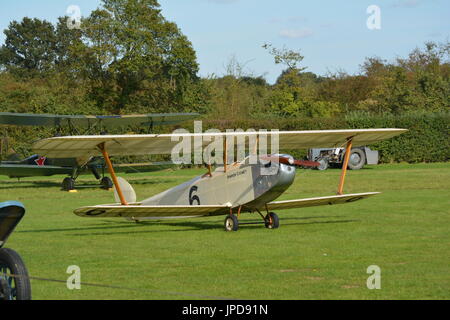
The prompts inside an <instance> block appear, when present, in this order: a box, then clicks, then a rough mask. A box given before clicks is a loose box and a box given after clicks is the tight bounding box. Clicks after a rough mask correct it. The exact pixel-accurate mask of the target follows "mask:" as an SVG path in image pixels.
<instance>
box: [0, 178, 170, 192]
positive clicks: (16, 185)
mask: <svg viewBox="0 0 450 320" xmlns="http://www.w3.org/2000/svg"><path fill="white" fill-rule="evenodd" d="M174 181H175V179H170V178H166V179H147V178H145V179H130V180H129V182H130V183H131V184H135V185H145V184H150V185H152V184H161V183H173V182H174ZM61 183H62V180H61V182H59V181H30V180H20V181H1V182H0V190H6V189H8V190H11V189H31V188H39V187H41V188H52V187H61ZM97 187H101V185H100V184H99V183H98V182H94V181H92V182H87V181H86V182H85V181H82V180H81V181H77V182H76V184H75V189H82V188H97Z"/></svg>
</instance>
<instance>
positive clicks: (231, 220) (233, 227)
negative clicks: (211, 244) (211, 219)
mask: <svg viewBox="0 0 450 320" xmlns="http://www.w3.org/2000/svg"><path fill="white" fill-rule="evenodd" d="M224 227H225V231H237V230H238V229H239V221H238V218H237V217H236V216H235V215H234V214H231V215H228V216H227V217H226V218H225V221H224Z"/></svg>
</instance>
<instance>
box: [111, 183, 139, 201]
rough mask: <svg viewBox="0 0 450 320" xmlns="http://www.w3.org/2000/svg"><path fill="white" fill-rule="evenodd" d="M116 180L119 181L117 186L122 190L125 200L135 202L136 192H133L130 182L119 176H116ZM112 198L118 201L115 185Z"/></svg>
mask: <svg viewBox="0 0 450 320" xmlns="http://www.w3.org/2000/svg"><path fill="white" fill-rule="evenodd" d="M117 181H118V182H119V187H120V189H121V190H122V193H123V196H124V197H125V201H126V202H127V203H135V202H136V192H134V189H133V187H132V186H131V184H129V183H128V181H127V180H125V179H124V178H121V177H117ZM114 198H115V199H116V202H119V203H120V198H119V194H118V193H117V190H116V188H115V187H114Z"/></svg>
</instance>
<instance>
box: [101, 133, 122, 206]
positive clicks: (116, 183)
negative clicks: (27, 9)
mask: <svg viewBox="0 0 450 320" xmlns="http://www.w3.org/2000/svg"><path fill="white" fill-rule="evenodd" d="M98 148H99V149H100V151H101V152H102V154H103V158H105V162H106V166H107V167H108V172H109V174H110V175H111V179H112V181H113V183H114V186H115V187H116V190H117V194H118V195H119V199H120V203H121V204H122V205H123V206H126V205H128V203H127V201H126V200H125V197H124V196H123V192H122V189H121V188H120V185H119V181H118V180H117V176H116V173H115V171H114V168H113V165H112V163H111V159H109V154H108V152H107V151H106V148H105V143H104V142H102V143H100V144H99V145H98Z"/></svg>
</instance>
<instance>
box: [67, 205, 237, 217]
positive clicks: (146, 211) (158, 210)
mask: <svg viewBox="0 0 450 320" xmlns="http://www.w3.org/2000/svg"><path fill="white" fill-rule="evenodd" d="M230 208H231V206H230V205H216V206H208V205H198V206H146V205H127V206H123V205H120V204H111V205H99V206H92V207H83V208H79V209H76V210H75V211H74V213H75V214H76V215H78V216H80V217H103V218H114V217H124V218H149V217H158V218H163V217H201V216H209V215H217V214H226V213H229V212H230Z"/></svg>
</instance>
